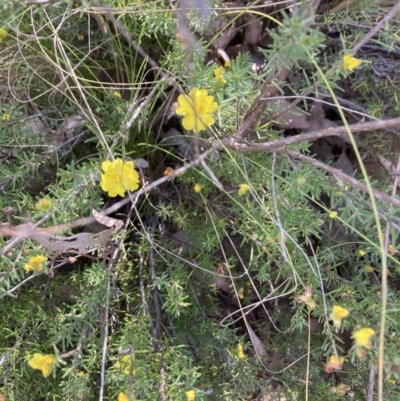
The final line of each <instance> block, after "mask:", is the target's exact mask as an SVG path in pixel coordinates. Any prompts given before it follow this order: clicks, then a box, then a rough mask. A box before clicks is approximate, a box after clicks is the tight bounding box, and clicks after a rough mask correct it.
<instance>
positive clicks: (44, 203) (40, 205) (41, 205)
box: [35, 198, 53, 211]
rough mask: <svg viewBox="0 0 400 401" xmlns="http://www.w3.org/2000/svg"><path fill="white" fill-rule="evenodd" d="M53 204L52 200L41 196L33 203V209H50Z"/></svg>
mask: <svg viewBox="0 0 400 401" xmlns="http://www.w3.org/2000/svg"><path fill="white" fill-rule="evenodd" d="M52 206H53V204H52V202H51V200H50V199H48V198H42V199H40V200H39V201H38V202H36V204H35V209H36V210H39V211H45V210H49V209H51V207H52Z"/></svg>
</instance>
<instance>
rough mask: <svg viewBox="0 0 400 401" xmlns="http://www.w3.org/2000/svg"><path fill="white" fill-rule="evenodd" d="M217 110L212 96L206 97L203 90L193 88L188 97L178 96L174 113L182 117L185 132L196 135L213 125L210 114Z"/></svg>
mask: <svg viewBox="0 0 400 401" xmlns="http://www.w3.org/2000/svg"><path fill="white" fill-rule="evenodd" d="M217 109H218V103H217V102H215V101H214V96H208V92H207V91H206V90H205V89H198V88H193V89H192V90H191V91H190V92H189V94H188V95H179V96H178V106H177V107H176V109H175V113H176V114H178V115H179V116H183V120H182V125H183V127H184V128H185V129H186V130H187V131H193V132H194V133H198V132H200V131H204V130H206V129H207V127H210V126H211V125H212V124H214V118H213V117H212V115H211V114H212V113H214V112H215V111H217Z"/></svg>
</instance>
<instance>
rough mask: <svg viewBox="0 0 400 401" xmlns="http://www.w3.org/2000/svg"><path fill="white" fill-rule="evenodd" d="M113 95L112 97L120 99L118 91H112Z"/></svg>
mask: <svg viewBox="0 0 400 401" xmlns="http://www.w3.org/2000/svg"><path fill="white" fill-rule="evenodd" d="M113 95H114V97H116V98H118V99H121V94H120V93H119V92H118V91H114V93H113Z"/></svg>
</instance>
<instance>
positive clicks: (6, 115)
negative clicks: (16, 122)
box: [0, 40, 11, 121]
mask: <svg viewBox="0 0 400 401" xmlns="http://www.w3.org/2000/svg"><path fill="white" fill-rule="evenodd" d="M0 42H1V40H0ZM1 119H2V120H4V121H10V120H11V116H10V115H9V114H8V113H4V114H3V115H2V116H1Z"/></svg>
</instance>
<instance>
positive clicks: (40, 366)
mask: <svg viewBox="0 0 400 401" xmlns="http://www.w3.org/2000/svg"><path fill="white" fill-rule="evenodd" d="M56 363H57V359H56V357H55V356H54V355H53V354H48V355H43V354H40V353H35V354H33V357H32V358H31V359H30V360H29V361H28V365H29V366H30V367H31V368H32V369H37V370H41V371H42V374H43V376H44V377H48V376H49V375H50V373H51V372H52V371H53V370H54V367H55V366H56Z"/></svg>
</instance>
